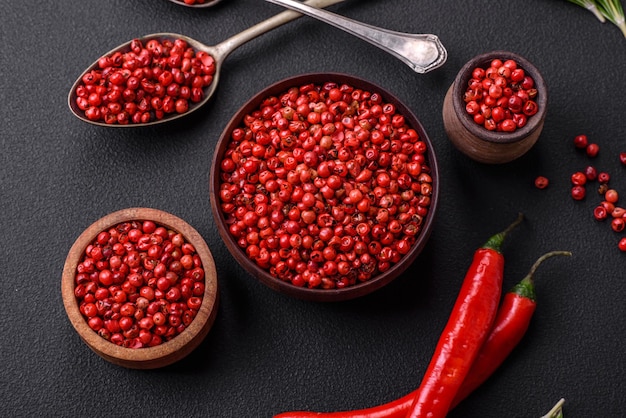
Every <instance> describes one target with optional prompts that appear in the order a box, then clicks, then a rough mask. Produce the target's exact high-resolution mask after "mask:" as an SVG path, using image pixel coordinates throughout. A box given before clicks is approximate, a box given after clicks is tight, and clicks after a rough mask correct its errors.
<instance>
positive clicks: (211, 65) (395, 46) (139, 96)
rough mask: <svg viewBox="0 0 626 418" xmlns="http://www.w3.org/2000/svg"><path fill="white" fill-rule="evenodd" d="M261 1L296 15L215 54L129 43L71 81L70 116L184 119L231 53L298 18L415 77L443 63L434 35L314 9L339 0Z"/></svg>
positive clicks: (195, 45)
mask: <svg viewBox="0 0 626 418" xmlns="http://www.w3.org/2000/svg"><path fill="white" fill-rule="evenodd" d="M266 1H268V2H271V3H278V4H281V5H283V6H285V7H289V8H293V9H296V10H297V11H285V12H282V13H280V14H278V15H276V16H274V17H272V18H270V19H268V20H265V21H263V22H261V23H258V24H257V25H255V26H252V27H251V28H248V29H246V30H245V31H243V32H241V33H239V34H237V35H234V36H232V37H230V38H229V39H227V40H225V41H223V42H221V43H219V44H217V45H215V46H207V45H205V44H203V43H201V42H199V41H196V40H194V39H191V38H189V37H187V36H183V35H177V34H172V33H158V34H152V35H148V36H145V37H143V38H137V39H133V40H132V41H130V42H127V43H125V44H122V45H120V46H119V47H117V48H115V49H114V50H112V51H110V52H109V53H107V54H106V55H104V56H102V57H101V58H99V59H98V60H97V61H96V62H95V63H93V64H92V65H91V66H90V67H89V68H88V69H87V70H86V71H85V72H84V73H83V74H82V75H81V76H80V77H79V78H78V80H76V82H75V83H74V85H73V86H72V89H71V90H70V94H69V98H68V102H69V106H70V109H71V110H72V112H73V113H74V115H76V116H77V117H78V118H79V119H81V120H83V121H85V122H89V123H92V124H96V125H101V126H118V127H119V126H123V127H131V126H132V127H136V126H146V125H152V124H156V123H162V122H166V121H171V120H173V119H177V118H179V117H181V116H183V115H187V114H189V113H190V112H192V111H194V110H196V109H198V108H199V107H200V106H202V105H203V104H204V103H206V102H207V101H208V100H209V99H210V98H211V96H212V95H213V93H214V92H215V89H216V88H217V83H218V79H219V74H220V69H221V66H222V63H223V62H224V60H225V59H226V57H227V56H228V55H229V54H230V53H231V52H232V51H234V50H235V49H236V48H237V47H239V46H241V45H242V44H244V43H246V42H247V41H249V40H251V39H254V38H255V37H257V36H259V35H261V34H263V33H265V32H267V31H269V30H271V29H274V28H276V27H278V26H280V25H282V24H284V23H287V22H289V21H291V20H293V19H295V18H297V17H299V16H301V15H300V12H301V13H304V14H308V15H310V16H313V17H316V18H317V19H320V20H322V21H325V22H327V23H329V24H332V25H333V26H336V27H338V28H340V29H343V30H345V31H346V32H348V33H351V34H353V35H355V36H357V37H359V38H361V39H364V40H366V41H368V42H369V43H371V44H373V45H375V46H377V47H379V48H381V49H383V50H384V51H386V52H389V53H390V54H392V55H394V56H395V57H396V58H399V59H400V60H401V61H403V62H404V63H406V64H407V65H409V66H410V67H411V68H412V69H413V70H414V71H416V72H418V73H426V72H428V71H431V70H434V69H435V68H438V67H440V66H441V65H443V64H444V63H445V61H446V59H447V52H446V49H445V48H444V47H443V45H442V44H441V42H440V41H439V38H438V37H437V36H435V35H431V34H406V33H400V32H394V31H389V30H386V29H381V28H377V27H375V26H371V25H367V24H364V23H360V22H356V21H354V20H351V19H347V18H344V17H342V16H339V15H335V14H329V15H320V14H319V12H321V9H320V8H323V7H327V6H330V5H332V4H335V3H339V2H341V1H343V0H309V1H307V2H305V3H299V2H294V3H295V4H289V2H286V1H280V2H279V1H276V0H266ZM301 6H310V7H308V8H302V9H300V7H301Z"/></svg>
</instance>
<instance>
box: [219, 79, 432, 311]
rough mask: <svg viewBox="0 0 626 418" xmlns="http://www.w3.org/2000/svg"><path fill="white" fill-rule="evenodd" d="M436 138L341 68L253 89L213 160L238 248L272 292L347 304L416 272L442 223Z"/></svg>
mask: <svg viewBox="0 0 626 418" xmlns="http://www.w3.org/2000/svg"><path fill="white" fill-rule="evenodd" d="M438 181H439V177H438V168H437V159H436V156H435V150H434V148H433V144H432V143H431V142H430V139H429V138H428V135H427V134H426V132H425V131H424V128H423V126H422V125H421V123H420V121H419V120H418V119H417V117H415V115H414V114H413V113H412V112H411V111H410V110H409V109H408V108H407V107H406V106H405V105H404V104H403V103H402V102H401V101H400V100H398V99H397V98H396V97H394V96H393V95H392V94H391V93H389V92H388V91H385V90H384V89H382V88H381V87H379V86H376V85H374V84H372V83H370V82H368V81H366V80H362V79H360V78H357V77H354V76H351V75H347V74H339V73H315V74H304V75H297V76H294V77H291V78H288V79H285V80H281V81H278V82H276V83H274V84H272V85H270V86H269V87H267V88H265V89H264V90H262V91H260V92H259V93H257V94H256V95H254V96H253V97H252V98H251V99H250V100H248V101H247V102H246V103H245V104H244V105H243V106H242V107H241V108H240V109H239V110H238V111H237V113H236V114H235V115H234V116H233V117H232V119H231V120H230V121H229V122H228V124H227V126H226V128H225V129H224V131H223V133H222V135H221V137H220V139H219V141H218V143H217V146H216V150H215V152H214V155H213V161H212V168H211V175H210V185H209V188H210V199H211V208H212V211H213V215H214V218H215V221H216V224H217V227H218V230H219V233H220V235H221V237H222V239H223V240H224V242H225V244H226V246H227V248H228V250H229V251H230V253H231V254H232V256H233V257H234V258H235V260H236V261H237V262H239V263H240V265H242V266H243V267H244V268H245V269H246V270H247V271H248V272H249V273H250V274H251V275H252V276H254V277H255V278H257V279H258V280H259V281H261V282H262V283H263V284H265V285H267V286H268V287H270V288H271V289H273V290H276V291H278V292H281V293H284V294H286V295H289V296H293V297H296V298H300V299H304V300H312V301H322V302H330V301H342V300H347V299H353V298H356V297H360V296H363V295H366V294H369V293H371V292H373V291H375V290H377V289H379V288H381V287H382V286H385V285H386V284H388V283H389V282H391V281H392V280H394V279H395V278H397V277H398V276H400V275H401V274H402V273H403V272H404V271H405V270H406V269H407V267H409V266H410V265H411V264H412V263H413V262H414V261H415V259H416V258H417V256H418V255H419V254H420V252H421V251H422V250H423V248H424V246H425V245H426V243H427V241H428V238H429V236H430V233H431V231H432V228H433V220H434V217H435V213H436V209H437V202H438V195H439V184H438Z"/></svg>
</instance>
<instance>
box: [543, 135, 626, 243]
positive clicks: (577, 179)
mask: <svg viewBox="0 0 626 418" xmlns="http://www.w3.org/2000/svg"><path fill="white" fill-rule="evenodd" d="M574 147H575V148H576V149H578V150H582V151H584V152H585V154H586V155H587V156H588V157H589V158H595V157H596V156H597V155H598V153H599V152H600V146H599V145H598V144H597V143H593V142H589V138H588V137H587V135H584V134H581V135H577V136H576V137H574ZM619 159H620V163H621V164H622V165H624V166H626V152H621V153H620V154H619ZM610 180H611V176H610V174H609V173H607V172H605V171H601V172H598V170H597V169H596V168H595V167H594V166H593V165H589V166H587V167H586V168H585V169H584V170H583V171H577V172H574V173H573V174H572V175H571V183H572V189H571V196H572V199H574V200H584V199H585V197H586V195H587V189H586V187H585V186H586V185H587V184H589V183H591V182H593V181H597V182H598V184H599V187H598V194H599V195H600V196H601V197H602V201H601V202H600V203H599V204H598V205H597V206H596V207H595V208H594V210H593V217H594V218H595V219H596V220H597V221H601V222H602V221H606V220H607V219H610V220H611V222H610V225H611V229H612V230H613V231H614V232H617V233H620V232H622V231H624V229H625V228H626V209H625V208H623V207H621V206H618V200H619V193H618V192H617V190H615V189H613V188H611V187H610V186H609V181H610ZM548 184H549V181H548V179H547V178H546V177H544V176H538V177H537V178H535V187H537V188H538V189H545V188H546V187H547V186H548ZM618 248H619V249H620V251H623V252H626V237H624V238H622V239H620V241H619V243H618Z"/></svg>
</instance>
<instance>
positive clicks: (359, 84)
mask: <svg viewBox="0 0 626 418" xmlns="http://www.w3.org/2000/svg"><path fill="white" fill-rule="evenodd" d="M325 82H335V83H338V84H343V83H345V84H348V85H351V86H352V87H354V88H359V89H363V90H366V91H370V92H378V93H379V94H380V95H381V96H382V97H383V100H384V101H385V102H387V103H393V104H394V105H395V107H396V110H397V111H398V113H400V114H402V115H404V117H405V120H406V122H407V124H408V125H409V126H411V127H412V128H413V129H415V130H416V131H417V133H418V135H419V137H420V138H421V139H422V140H423V141H425V142H426V143H427V145H428V152H427V163H428V164H429V165H430V169H431V173H430V175H431V177H432V180H433V191H432V195H431V204H430V208H429V212H428V214H427V216H426V217H425V219H424V221H423V223H422V230H421V231H420V233H419V236H418V238H417V240H416V242H415V244H414V245H413V247H412V248H411V249H410V251H409V253H408V254H405V255H404V256H403V258H402V259H401V260H400V262H398V263H396V264H395V265H393V266H392V267H391V268H390V269H389V270H388V271H386V272H384V273H382V274H379V275H378V276H375V277H372V278H370V279H369V280H367V281H365V282H362V283H358V284H355V285H352V286H348V287H345V288H342V289H319V288H307V287H297V286H294V285H292V284H291V283H288V282H285V281H282V280H279V279H277V278H276V277H273V276H272V275H270V273H269V272H268V271H266V270H264V269H262V268H260V267H259V266H258V265H257V264H256V263H255V262H253V261H252V260H251V259H250V258H248V256H247V255H246V254H245V252H244V250H243V249H242V248H240V247H239V246H238V245H237V242H236V241H235V240H234V238H233V237H232V235H231V234H230V232H229V230H228V226H227V225H226V221H225V217H224V214H223V213H222V210H221V208H220V203H219V201H218V200H219V197H217V196H218V193H219V190H220V183H221V181H220V175H219V173H220V162H221V160H222V159H223V157H224V154H225V152H226V150H227V148H228V144H229V142H230V136H231V133H232V131H233V130H234V129H235V128H237V127H238V126H241V123H242V120H243V118H244V116H245V115H247V114H249V113H250V112H252V111H253V110H255V109H257V108H258V107H259V105H260V104H261V103H262V101H263V100H264V99H266V98H267V97H269V96H275V95H278V94H281V93H283V92H285V91H287V90H288V89H289V88H291V87H299V86H302V85H305V84H309V83H313V84H323V83H325ZM438 173H439V172H438V166H437V158H436V156H435V150H434V147H433V144H432V142H431V141H430V139H429V137H428V135H427V134H426V131H425V130H424V128H423V126H422V124H421V123H420V121H419V120H418V119H417V117H416V116H415V115H414V114H413V113H412V112H411V111H410V110H409V109H408V108H407V107H406V106H405V105H404V104H403V103H402V102H401V101H400V100H399V99H397V98H396V97H395V96H393V95H392V94H391V93H389V92H387V91H386V90H384V89H382V88H381V87H379V86H377V85H375V84H372V83H370V82H368V81H365V80H362V79H360V78H357V77H354V76H350V75H346V74H340V73H314V74H304V75H298V76H294V77H291V78H287V79H285V80H282V81H279V82H276V83H275V84H273V85H270V86H269V87H267V88H265V89H264V90H262V91H260V92H259V93H257V94H256V95H254V97H252V98H251V99H250V100H248V101H247V102H246V103H245V104H244V105H243V106H242V107H241V108H240V109H239V110H238V111H237V113H236V114H235V115H234V116H233V117H232V119H231V120H230V121H229V122H228V124H227V125H226V128H225V129H224V131H223V133H222V135H221V137H220V139H219V141H218V143H217V146H216V149H215V152H214V155H213V162H212V168H211V173H210V182H209V188H210V199H211V208H212V211H213V215H214V218H215V222H216V224H217V228H218V231H219V233H220V235H221V237H222V239H223V240H224V243H225V244H226V246H227V248H228V250H229V251H230V253H231V254H232V255H233V257H234V258H235V260H236V261H237V262H238V263H239V264H240V265H241V266H243V267H244V268H245V269H246V270H247V271H248V272H249V273H250V274H251V275H252V276H253V277H255V278H256V279H258V280H259V281H261V282H262V283H263V284H265V285H267V286H268V287H270V288H271V289H273V290H275V291H278V292H280V293H283V294H286V295H289V296H292V297H295V298H298V299H303V300H309V301H319V302H334V301H343V300H348V299H354V298H357V297H360V296H363V295H366V294H369V293H371V292H373V291H375V290H377V289H379V288H381V287H383V286H385V285H386V284H388V283H390V282H391V281H392V280H394V279H395V278H397V277H398V276H400V275H401V274H402V273H403V272H404V271H405V270H406V269H407V267H409V266H410V265H411V264H412V263H413V261H414V260H415V259H416V258H417V256H418V255H419V254H420V253H421V251H422V250H423V249H424V246H425V245H426V243H427V241H428V239H429V237H430V234H431V231H432V229H433V224H434V218H435V214H436V212H437V203H438V200H439V174H438Z"/></svg>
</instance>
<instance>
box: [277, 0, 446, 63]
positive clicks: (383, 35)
mask: <svg viewBox="0 0 626 418" xmlns="http://www.w3.org/2000/svg"><path fill="white" fill-rule="evenodd" d="M265 1H267V2H270V3H274V4H279V5H281V6H284V7H287V8H289V9H292V10H296V11H298V12H300V13H302V14H305V15H308V16H311V17H314V18H316V19H318V20H321V21H322V22H326V23H328V24H330V25H333V26H335V27H337V28H339V29H342V30H344V31H346V32H348V33H351V34H352V35H355V36H357V37H359V38H361V39H363V40H365V41H367V42H369V43H371V44H372V45H375V46H377V47H379V48H381V49H383V50H384V51H386V52H389V53H390V54H391V55H393V56H395V57H396V58H398V59H400V60H401V61H403V62H404V63H405V64H407V65H408V66H409V67H411V68H412V69H413V71H415V72H418V73H421V74H423V73H426V72H428V71H431V70H434V69H435V68H438V67H440V66H442V65H443V64H444V63H445V62H446V59H447V57H448V53H447V51H446V49H445V48H444V46H443V45H442V44H441V42H440V41H439V38H438V37H437V36H436V35H431V34H406V33H401V32H394V31H390V30H387V29H381V28H378V27H375V26H371V25H368V24H365V23H361V22H357V21H355V20H352V19H349V18H347V17H343V16H340V15H337V14H335V13H331V12H329V11H326V10H320V9H317V8H315V7H311V6H309V5H306V4H303V3H300V2H298V1H294V0H265Z"/></svg>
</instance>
